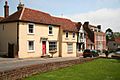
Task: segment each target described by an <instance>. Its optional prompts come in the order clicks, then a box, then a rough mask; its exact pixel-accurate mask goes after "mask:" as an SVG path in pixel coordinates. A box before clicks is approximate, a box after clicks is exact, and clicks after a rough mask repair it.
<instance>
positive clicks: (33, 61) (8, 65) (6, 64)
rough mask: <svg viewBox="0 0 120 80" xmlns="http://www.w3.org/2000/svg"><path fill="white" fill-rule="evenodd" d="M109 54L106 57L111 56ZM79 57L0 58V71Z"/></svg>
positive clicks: (102, 55) (103, 55)
mask: <svg viewBox="0 0 120 80" xmlns="http://www.w3.org/2000/svg"><path fill="white" fill-rule="evenodd" d="M111 55H112V54H110V55H109V56H108V57H111ZM100 56H101V57H105V54H101V55H100ZM82 57H83V56H81V57H66V58H63V57H57V58H28V59H19V58H0V72H2V71H7V70H12V69H16V68H22V67H25V66H30V65H37V64H42V63H50V62H60V61H66V60H75V59H79V58H82Z"/></svg>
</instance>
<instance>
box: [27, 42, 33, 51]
mask: <svg viewBox="0 0 120 80" xmlns="http://www.w3.org/2000/svg"><path fill="white" fill-rule="evenodd" d="M28 46H29V50H34V41H29V42H28Z"/></svg>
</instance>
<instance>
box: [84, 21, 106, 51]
mask: <svg viewBox="0 0 120 80" xmlns="http://www.w3.org/2000/svg"><path fill="white" fill-rule="evenodd" d="M83 27H84V30H85V31H86V48H87V49H92V50H94V49H95V50H101V51H102V50H103V49H106V37H105V33H104V32H102V31H101V26H100V25H98V26H93V25H90V24H89V22H85V23H84V24H83Z"/></svg>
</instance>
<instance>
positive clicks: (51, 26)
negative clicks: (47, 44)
mask: <svg viewBox="0 0 120 80" xmlns="http://www.w3.org/2000/svg"><path fill="white" fill-rule="evenodd" d="M50 27H52V30H51V31H52V34H50V33H49V32H50V29H49V28H50ZM48 35H50V36H52V35H53V26H52V25H49V26H48Z"/></svg>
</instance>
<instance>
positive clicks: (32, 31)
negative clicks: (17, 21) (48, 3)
mask: <svg viewBox="0 0 120 80" xmlns="http://www.w3.org/2000/svg"><path fill="white" fill-rule="evenodd" d="M28 34H34V24H28Z"/></svg>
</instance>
